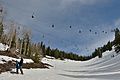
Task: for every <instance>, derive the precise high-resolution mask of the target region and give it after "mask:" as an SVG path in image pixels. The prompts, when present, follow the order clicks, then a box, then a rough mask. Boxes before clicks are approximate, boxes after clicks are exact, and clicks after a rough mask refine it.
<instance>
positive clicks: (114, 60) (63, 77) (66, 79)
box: [0, 49, 120, 80]
mask: <svg viewBox="0 0 120 80" xmlns="http://www.w3.org/2000/svg"><path fill="white" fill-rule="evenodd" d="M113 55H114V57H112V56H113ZM119 59H120V55H118V54H116V53H115V51H114V49H113V50H112V51H106V52H104V53H103V58H98V57H96V58H94V59H91V60H89V61H84V62H81V61H72V60H65V61H61V60H57V59H50V58H49V59H48V58H43V60H42V62H44V63H49V64H51V65H53V66H54V67H51V68H50V69H28V70H27V69H24V75H20V74H19V75H17V74H11V73H10V72H6V73H2V74H1V75H0V80H120V61H119ZM13 71H14V69H13ZM6 76H8V77H6Z"/></svg>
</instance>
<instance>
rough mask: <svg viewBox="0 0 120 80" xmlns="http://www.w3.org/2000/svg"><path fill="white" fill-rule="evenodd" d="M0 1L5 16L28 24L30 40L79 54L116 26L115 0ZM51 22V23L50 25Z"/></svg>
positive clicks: (119, 13)
mask: <svg viewBox="0 0 120 80" xmlns="http://www.w3.org/2000/svg"><path fill="white" fill-rule="evenodd" d="M0 2H1V3H2V5H4V7H5V9H6V11H7V17H6V19H8V20H13V21H15V22H17V23H19V24H22V25H26V26H27V27H28V28H30V29H31V30H32V40H33V41H34V42H39V41H43V42H44V43H45V44H46V45H47V46H51V47H52V48H58V49H60V50H64V51H67V52H75V53H77V54H80V55H90V54H91V53H92V52H93V51H94V49H95V48H97V47H100V46H102V45H103V44H105V43H107V42H108V41H109V40H110V41H112V40H113V39H114V33H112V32H111V30H112V29H115V28H116V27H118V28H119V26H120V1H119V0H0ZM32 14H34V18H32ZM52 24H54V25H55V26H54V28H52ZM69 26H71V28H70V27H69ZM79 30H80V31H81V33H79ZM89 30H91V32H90V31H89ZM102 31H105V32H107V34H105V33H103V32H102ZM95 32H97V34H95ZM43 36H44V37H43Z"/></svg>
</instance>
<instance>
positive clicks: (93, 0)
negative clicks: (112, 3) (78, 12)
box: [61, 0, 108, 8]
mask: <svg viewBox="0 0 120 80" xmlns="http://www.w3.org/2000/svg"><path fill="white" fill-rule="evenodd" d="M107 1H108V0H62V1H61V6H63V7H64V8H65V7H67V6H69V7H70V6H71V5H73V4H75V3H77V4H79V6H85V5H95V4H99V3H106V2H107Z"/></svg>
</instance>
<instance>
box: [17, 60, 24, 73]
mask: <svg viewBox="0 0 120 80" xmlns="http://www.w3.org/2000/svg"><path fill="white" fill-rule="evenodd" d="M22 65H23V58H21V60H20V62H18V61H16V73H17V74H18V73H19V72H18V69H20V72H21V74H23V70H22Z"/></svg>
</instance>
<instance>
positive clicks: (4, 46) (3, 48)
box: [0, 43, 9, 51]
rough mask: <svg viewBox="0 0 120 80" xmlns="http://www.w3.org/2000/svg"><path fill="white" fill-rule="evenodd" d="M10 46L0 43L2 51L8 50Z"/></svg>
mask: <svg viewBox="0 0 120 80" xmlns="http://www.w3.org/2000/svg"><path fill="white" fill-rule="evenodd" d="M8 48H9V46H8V45H5V44H2V43H0V51H6V50H7V49H8Z"/></svg>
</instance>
